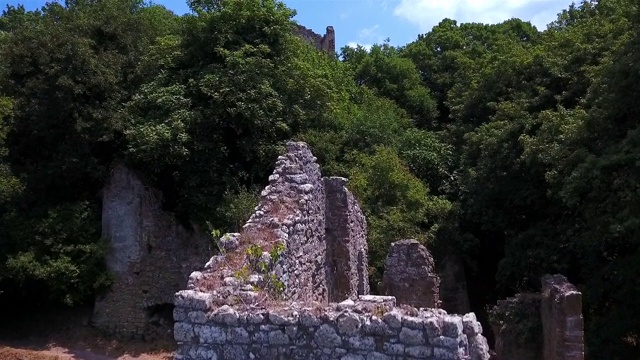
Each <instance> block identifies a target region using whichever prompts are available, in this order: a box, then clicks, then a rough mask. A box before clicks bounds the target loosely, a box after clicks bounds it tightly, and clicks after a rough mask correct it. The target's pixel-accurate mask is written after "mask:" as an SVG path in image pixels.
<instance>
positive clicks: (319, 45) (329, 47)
mask: <svg viewBox="0 0 640 360" xmlns="http://www.w3.org/2000/svg"><path fill="white" fill-rule="evenodd" d="M296 33H297V35H298V36H300V37H302V38H303V39H305V40H306V41H307V42H308V43H310V44H312V45H313V46H315V48H316V49H318V50H324V51H326V52H327V53H329V54H334V53H335V52H336V33H335V31H334V30H333V26H327V30H326V32H325V34H324V35H319V34H316V33H315V32H313V31H312V30H310V29H307V28H306V27H304V26H302V25H297V28H296Z"/></svg>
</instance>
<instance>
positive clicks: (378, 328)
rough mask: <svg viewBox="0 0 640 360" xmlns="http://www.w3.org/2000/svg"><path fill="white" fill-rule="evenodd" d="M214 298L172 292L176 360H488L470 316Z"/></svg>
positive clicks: (373, 302) (377, 302)
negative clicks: (253, 304)
mask: <svg viewBox="0 0 640 360" xmlns="http://www.w3.org/2000/svg"><path fill="white" fill-rule="evenodd" d="M214 302H215V299H214V296H213V295H211V294H209V293H202V292H196V291H192V290H185V291H181V292H179V293H177V294H176V298H175V301H174V303H175V305H176V308H175V310H174V319H175V321H176V323H175V327H174V334H175V338H176V341H177V342H178V349H179V350H178V352H177V354H176V357H175V358H176V360H205V359H206V360H216V359H222V360H239V359H292V360H297V359H300V360H309V359H318V360H320V359H322V360H332V359H340V360H348V359H353V360H356V359H361V360H364V359H380V360H383V359H389V360H391V359H431V360H440V359H443V360H444V359H460V360H462V359H469V360H487V359H489V355H488V346H487V341H486V339H485V338H484V337H483V336H482V335H481V333H482V326H481V325H480V323H478V321H477V320H476V317H475V315H474V314H473V313H469V314H467V315H464V316H459V315H448V314H447V313H446V312H444V311H443V310H432V309H421V310H417V309H413V308H403V309H399V308H395V307H394V304H395V299H394V298H393V297H378V296H361V297H359V300H358V301H356V302H353V301H351V300H347V301H345V302H342V303H340V304H332V305H329V306H328V307H324V308H312V307H304V306H303V305H301V304H299V303H291V304H287V306H286V308H278V307H271V308H270V309H250V308H246V309H241V308H232V307H230V306H226V305H225V306H222V307H218V308H215V306H214V305H213V303H214Z"/></svg>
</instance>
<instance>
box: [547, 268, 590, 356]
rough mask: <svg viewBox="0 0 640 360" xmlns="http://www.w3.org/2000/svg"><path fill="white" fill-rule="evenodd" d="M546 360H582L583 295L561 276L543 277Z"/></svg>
mask: <svg viewBox="0 0 640 360" xmlns="http://www.w3.org/2000/svg"><path fill="white" fill-rule="evenodd" d="M540 313H541V316H542V330H543V334H544V359H545V360H584V320H583V318H582V294H581V293H580V292H579V291H578V289H577V288H576V287H575V286H574V285H573V284H571V283H569V281H568V280H567V278H566V277H564V276H562V275H546V276H544V277H543V278H542V303H541V306H540Z"/></svg>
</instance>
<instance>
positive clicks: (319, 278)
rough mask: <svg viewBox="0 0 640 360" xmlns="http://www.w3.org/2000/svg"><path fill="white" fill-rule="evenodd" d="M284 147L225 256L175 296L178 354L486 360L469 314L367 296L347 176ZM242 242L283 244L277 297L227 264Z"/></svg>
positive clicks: (361, 227)
mask: <svg viewBox="0 0 640 360" xmlns="http://www.w3.org/2000/svg"><path fill="white" fill-rule="evenodd" d="M287 150H288V151H287V153H286V154H285V155H283V156H281V157H279V158H278V161H277V163H276V169H275V171H274V173H273V174H272V175H271V177H270V178H269V181H270V184H269V186H268V187H267V188H266V189H265V190H264V191H263V193H262V197H261V201H260V204H259V205H258V207H257V208H256V212H255V214H254V215H253V216H252V217H251V218H250V219H249V221H248V222H247V224H246V225H245V227H244V229H243V232H242V233H240V234H227V235H225V236H223V237H222V238H221V241H220V244H221V245H220V246H221V248H222V249H223V250H224V252H223V254H221V255H217V256H214V257H213V258H211V260H210V261H209V262H208V263H207V264H206V265H205V268H204V269H203V270H202V271H195V272H193V273H192V274H191V276H190V278H189V282H188V285H187V288H188V289H187V290H183V291H180V292H178V293H176V294H175V299H174V305H175V309H174V320H175V324H174V336H175V340H176V341H177V343H178V351H177V354H176V359H180V360H199V359H234V360H236V359H341V360H344V359H365V358H367V359H438V360H439V359H461V360H462V359H469V360H487V359H488V358H489V355H488V347H487V342H486V339H485V338H484V337H483V336H482V335H481V332H482V327H481V325H480V324H479V323H478V322H477V321H476V319H475V316H474V315H473V314H472V313H471V314H467V315H465V316H464V317H463V316H458V315H448V314H447V313H446V312H444V311H443V310H438V309H432V310H428V309H420V310H418V309H415V308H413V307H410V306H404V307H402V308H397V307H396V306H395V305H396V304H395V301H396V300H395V297H384V296H382V297H380V296H370V295H367V293H368V290H369V285H368V280H367V278H368V273H367V267H366V264H367V248H366V221H365V219H364V216H363V214H362V212H361V210H360V209H359V207H358V205H357V202H356V200H355V198H354V197H353V195H352V194H351V193H350V192H349V191H348V190H347V189H346V187H345V184H346V182H347V180H346V179H343V178H321V177H320V172H319V167H318V165H317V164H316V162H315V160H316V159H315V158H314V157H313V155H312V154H311V152H310V151H309V149H308V147H307V145H306V144H304V143H296V142H289V143H287ZM269 230H271V231H269ZM247 234H252V235H251V236H247ZM261 236H262V237H261ZM247 241H250V242H257V243H260V244H268V243H269V242H274V241H275V242H281V243H283V244H284V245H285V250H284V252H283V253H284V255H283V256H282V257H281V258H280V261H279V262H278V264H277V265H276V266H275V268H274V270H273V272H274V274H275V275H276V276H278V277H279V278H281V279H282V280H283V282H284V284H285V285H286V290H285V291H284V293H283V297H284V301H282V300H280V301H273V299H269V298H268V297H267V296H265V295H264V294H261V293H260V291H258V290H257V289H258V288H259V287H260V286H261V284H264V277H263V276H265V275H264V274H258V273H252V274H251V275H249V276H247V277H246V279H244V280H243V279H241V278H239V277H238V276H237V272H234V270H233V266H230V264H231V262H232V259H234V256H236V257H237V254H238V253H241V252H242V250H243V249H246V248H247V246H249V244H248V243H247ZM234 254H235V255H234ZM266 256H268V254H266V253H263V254H262V257H266ZM236 265H237V264H236ZM345 299H347V300H345ZM343 300H344V301H343ZM338 301H342V302H341V303H339V304H336V302H338Z"/></svg>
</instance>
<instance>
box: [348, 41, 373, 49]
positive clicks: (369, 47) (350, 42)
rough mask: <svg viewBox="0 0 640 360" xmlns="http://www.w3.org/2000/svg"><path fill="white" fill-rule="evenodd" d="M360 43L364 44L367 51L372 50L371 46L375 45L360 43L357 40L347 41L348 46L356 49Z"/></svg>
mask: <svg viewBox="0 0 640 360" xmlns="http://www.w3.org/2000/svg"><path fill="white" fill-rule="evenodd" d="M358 45H360V46H362V47H363V48H365V49H367V51H369V50H371V47H372V46H373V44H360V43H358V42H355V41H349V42H348V43H347V46H348V47H350V48H354V49H355V48H357V47H358Z"/></svg>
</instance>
